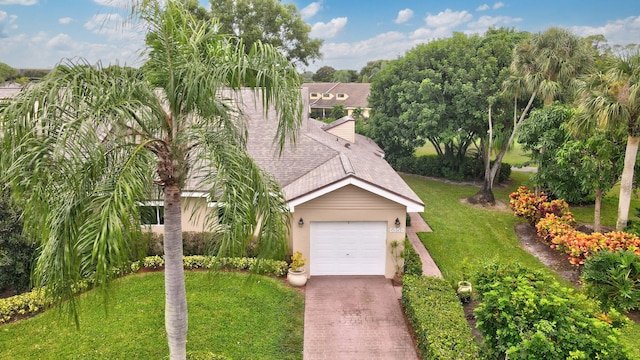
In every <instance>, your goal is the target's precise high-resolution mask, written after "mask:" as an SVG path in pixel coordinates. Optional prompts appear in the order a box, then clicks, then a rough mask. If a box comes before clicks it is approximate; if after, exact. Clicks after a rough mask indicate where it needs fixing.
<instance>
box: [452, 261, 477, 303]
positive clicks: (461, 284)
mask: <svg viewBox="0 0 640 360" xmlns="http://www.w3.org/2000/svg"><path fill="white" fill-rule="evenodd" d="M461 268H462V281H458V290H457V291H456V293H457V294H458V297H459V298H460V301H462V302H463V303H468V302H469V301H471V296H472V295H473V288H472V287H471V282H469V281H468V280H467V272H468V271H469V264H468V261H467V258H464V259H463V260H462V264H461Z"/></svg>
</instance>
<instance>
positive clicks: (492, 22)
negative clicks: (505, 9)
mask: <svg viewBox="0 0 640 360" xmlns="http://www.w3.org/2000/svg"><path fill="white" fill-rule="evenodd" d="M521 21H522V18H512V17H510V16H481V17H480V18H479V19H478V21H474V22H470V23H469V24H468V26H469V29H471V30H472V32H478V33H484V32H485V31H486V30H487V29H489V28H490V27H492V26H494V27H495V26H496V25H498V24H500V25H508V24H513V23H516V22H521Z"/></svg>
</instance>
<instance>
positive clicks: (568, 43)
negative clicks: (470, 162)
mask: <svg viewBox="0 0 640 360" xmlns="http://www.w3.org/2000/svg"><path fill="white" fill-rule="evenodd" d="M593 61H594V58H593V52H592V51H591V48H590V45H589V43H588V42H585V41H582V40H581V39H580V38H579V37H578V36H576V35H574V34H572V33H571V32H570V31H568V30H565V29H560V28H550V29H547V30H545V31H544V32H541V33H537V34H534V35H532V36H530V37H528V38H526V39H524V40H523V41H522V42H521V43H520V44H518V46H517V47H516V48H515V50H514V53H513V60H512V62H511V65H510V70H511V73H512V76H511V77H510V78H509V79H507V80H506V81H505V83H504V89H503V90H504V94H505V95H506V96H508V97H510V98H511V99H512V104H513V123H512V124H511V126H510V128H509V130H508V132H507V133H508V134H509V136H508V141H507V142H506V143H505V144H506V146H505V147H504V148H503V149H502V150H501V151H500V152H499V153H498V155H497V156H496V159H495V161H494V162H493V165H491V167H490V168H489V169H488V171H489V172H490V173H489V174H487V175H485V181H484V184H483V187H482V189H481V190H480V192H478V194H476V195H474V198H475V200H476V201H477V202H493V191H492V186H493V179H495V176H496V174H497V173H498V170H499V169H500V166H501V164H502V159H503V158H504V155H505V154H506V153H507V151H508V150H509V145H510V144H512V143H513V141H514V139H515V136H516V134H517V132H518V128H519V126H520V125H521V124H522V122H523V121H524V119H525V118H526V116H527V115H528V113H529V111H530V110H531V108H532V106H533V104H534V100H536V98H540V99H541V100H542V101H543V102H544V104H545V105H551V104H552V102H553V100H554V99H557V98H564V99H568V100H571V98H572V91H571V90H572V89H573V88H574V86H575V84H576V79H577V77H578V76H580V75H583V74H586V73H589V72H590V71H591V70H592V68H593ZM527 96H528V100H526V105H525V106H524V108H521V105H520V103H519V101H520V100H521V99H522V98H524V99H526V97H527ZM518 113H520V115H519V116H518Z"/></svg>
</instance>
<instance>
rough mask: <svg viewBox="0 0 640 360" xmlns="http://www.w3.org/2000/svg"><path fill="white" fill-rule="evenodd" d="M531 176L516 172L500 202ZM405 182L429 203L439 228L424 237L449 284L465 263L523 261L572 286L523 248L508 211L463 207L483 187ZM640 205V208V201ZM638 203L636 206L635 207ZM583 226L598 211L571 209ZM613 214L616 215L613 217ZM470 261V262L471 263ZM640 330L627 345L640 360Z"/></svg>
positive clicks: (612, 205)
mask: <svg viewBox="0 0 640 360" xmlns="http://www.w3.org/2000/svg"><path fill="white" fill-rule="evenodd" d="M529 176H530V173H526V172H518V171H514V172H512V176H511V177H512V181H511V182H510V184H509V185H508V186H506V187H500V188H498V189H495V191H494V193H495V196H496V199H498V200H501V201H503V202H505V203H506V204H508V197H509V194H510V193H511V192H513V191H514V190H515V189H516V188H517V187H518V186H520V185H521V184H524V183H526V180H527V179H528V177H529ZM403 178H404V179H405V181H406V182H407V183H408V184H409V186H410V187H411V188H412V189H413V190H414V191H415V192H416V194H418V196H420V198H421V199H422V200H423V201H424V203H425V211H424V213H423V214H422V215H423V217H424V218H425V219H426V220H427V223H428V224H429V225H430V226H431V228H432V229H433V232H432V233H420V234H419V236H420V239H421V240H422V242H423V243H424V244H425V246H426V247H427V249H428V250H429V253H430V254H431V256H432V257H433V259H434V260H435V262H436V263H437V264H438V267H439V268H440V270H441V271H442V274H443V276H444V277H445V279H447V280H449V281H451V283H452V284H453V283H455V282H457V281H459V280H461V278H462V264H464V263H468V264H470V265H471V266H472V267H473V265H474V264H477V263H478V262H481V261H484V260H491V259H495V260H497V261H500V262H505V263H512V262H516V261H517V262H520V263H522V264H523V265H526V266H528V267H531V268H534V269H542V270H543V271H545V272H547V273H549V274H551V275H553V276H555V277H556V278H557V279H558V280H559V281H560V282H561V283H562V284H564V285H565V286H571V284H570V283H569V282H567V281H564V280H563V279H561V278H560V277H559V276H557V275H556V273H555V272H553V271H552V270H549V269H548V268H547V267H545V266H544V265H543V264H542V263H540V262H539V261H538V260H537V259H536V258H535V257H533V256H532V255H530V254H529V253H528V252H526V251H525V250H523V249H522V248H520V247H519V240H518V238H517V235H516V233H515V230H514V225H515V224H516V223H519V222H522V220H519V219H517V218H516V217H515V216H513V213H512V212H511V211H510V210H508V211H496V210H484V209H477V208H474V207H471V206H470V205H467V204H463V203H461V202H460V201H459V200H460V199H463V198H466V197H469V196H471V195H473V194H475V193H476V192H477V191H478V188H477V187H473V186H462V185H455V184H445V183H443V182H439V181H433V180H428V179H424V178H421V177H417V176H412V175H404V176H403ZM635 201H636V206H638V205H640V202H638V200H635ZM633 206H634V204H632V207H633ZM571 211H573V212H574V213H575V214H576V217H577V219H578V221H585V222H591V221H592V219H593V206H590V207H589V206H585V207H581V208H579V209H575V208H574V207H571ZM616 211H617V198H616V197H615V195H614V193H613V192H612V193H611V194H609V195H608V196H607V199H606V204H605V206H603V219H606V222H604V221H603V222H604V223H605V224H611V223H612V224H614V225H615V215H616ZM611 213H613V215H612V214H611ZM611 219H613V220H611ZM465 260H466V261H465ZM638 334H640V325H637V324H635V325H633V326H628V327H626V328H625V329H624V331H623V336H622V338H621V340H622V341H623V342H624V343H626V344H628V345H629V346H630V347H632V349H633V351H634V352H633V355H634V356H635V358H636V359H640V343H639V342H638Z"/></svg>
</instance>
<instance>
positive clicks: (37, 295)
mask: <svg viewBox="0 0 640 360" xmlns="http://www.w3.org/2000/svg"><path fill="white" fill-rule="evenodd" d="M183 263H184V268H185V269H191V270H196V269H227V270H248V271H251V272H255V273H257V274H262V275H276V276H282V275H284V274H286V273H287V270H288V268H289V265H288V264H287V263H286V262H285V261H279V260H269V259H256V258H216V257H214V256H201V255H195V256H185V257H183ZM162 266H164V259H163V258H162V257H161V256H149V257H146V258H144V259H143V260H142V261H135V262H133V263H131V266H130V268H128V269H113V270H112V271H113V273H114V275H116V276H121V275H125V274H128V273H136V272H138V271H139V270H140V269H142V268H147V269H159V268H161V267H162ZM91 285H92V284H91V283H90V281H89V282H84V281H83V282H82V283H79V284H78V285H76V286H75V289H74V292H76V293H78V292H82V291H85V290H87V289H89V288H90V287H91ZM53 303H54V301H53V300H52V299H50V298H48V297H47V296H46V291H45V289H44V288H39V289H34V290H33V291H31V292H28V293H24V294H20V295H16V296H11V297H8V298H4V299H0V324H3V323H6V322H9V321H11V320H13V319H17V318H19V317H21V316H29V315H33V314H36V313H38V312H40V311H42V310H45V309H47V308H49V307H50V306H51V305H53Z"/></svg>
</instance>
